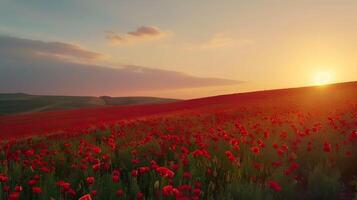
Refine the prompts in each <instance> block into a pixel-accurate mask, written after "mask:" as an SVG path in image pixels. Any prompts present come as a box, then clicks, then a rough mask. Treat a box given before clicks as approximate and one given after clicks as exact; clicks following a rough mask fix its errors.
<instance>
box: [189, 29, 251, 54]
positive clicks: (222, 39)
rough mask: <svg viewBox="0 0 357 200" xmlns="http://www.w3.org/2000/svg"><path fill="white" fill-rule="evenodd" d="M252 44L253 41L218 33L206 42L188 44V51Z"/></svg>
mask: <svg viewBox="0 0 357 200" xmlns="http://www.w3.org/2000/svg"><path fill="white" fill-rule="evenodd" d="M252 43H253V41H251V40H244V39H236V38H234V37H231V36H229V35H227V34H225V33H217V34H215V35H213V36H212V37H211V38H209V39H208V40H206V41H201V42H197V43H189V44H187V45H186V49H188V50H197V49H198V50H207V49H219V48H226V47H233V46H244V45H250V44H252Z"/></svg>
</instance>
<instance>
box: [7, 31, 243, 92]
mask: <svg viewBox="0 0 357 200" xmlns="http://www.w3.org/2000/svg"><path fill="white" fill-rule="evenodd" d="M38 52H40V53H38ZM48 55H51V56H48ZM56 55H61V56H70V57H73V59H76V58H83V59H89V60H92V62H81V63H78V62H74V61H73V59H63V58H62V57H61V56H60V57H58V56H56ZM102 56H103V55H102V54H100V53H96V52H93V51H90V50H87V49H84V48H82V47H79V46H76V45H72V44H67V43H63V42H44V41H39V40H30V39H22V38H16V37H8V36H0V92H28V93H35V94H66V95H126V94H141V93H142V92H146V93H147V92H149V91H161V90H175V89H184V88H200V87H211V86H225V85H235V84H238V83H240V82H239V81H235V80H229V79H220V78H205V77H197V76H191V75H188V74H184V73H180V72H176V71H168V70H161V69H154V68H148V67H141V66H132V65H121V66H119V67H116V68H114V67H113V66H110V67H108V66H102V65H97V64H94V63H96V59H98V58H100V57H102ZM90 63H92V64H90Z"/></svg>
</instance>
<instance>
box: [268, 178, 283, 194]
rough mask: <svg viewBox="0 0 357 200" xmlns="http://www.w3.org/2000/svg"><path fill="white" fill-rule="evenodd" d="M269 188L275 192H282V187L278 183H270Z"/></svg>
mask: <svg viewBox="0 0 357 200" xmlns="http://www.w3.org/2000/svg"><path fill="white" fill-rule="evenodd" d="M269 187H270V188H271V189H273V190H274V191H276V192H280V191H281V186H280V185H279V184H278V183H277V182H274V181H269Z"/></svg>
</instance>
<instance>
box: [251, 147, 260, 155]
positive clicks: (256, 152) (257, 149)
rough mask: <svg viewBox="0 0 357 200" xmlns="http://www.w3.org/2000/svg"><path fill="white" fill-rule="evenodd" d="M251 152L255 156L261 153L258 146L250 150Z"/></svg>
mask: <svg viewBox="0 0 357 200" xmlns="http://www.w3.org/2000/svg"><path fill="white" fill-rule="evenodd" d="M250 150H251V151H252V153H253V154H255V155H258V154H259V153H260V148H259V147H257V146H254V147H252V148H250Z"/></svg>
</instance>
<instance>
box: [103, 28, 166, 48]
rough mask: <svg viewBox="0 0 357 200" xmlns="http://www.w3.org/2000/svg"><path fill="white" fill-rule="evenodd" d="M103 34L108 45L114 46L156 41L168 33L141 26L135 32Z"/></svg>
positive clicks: (108, 32) (109, 32)
mask: <svg viewBox="0 0 357 200" xmlns="http://www.w3.org/2000/svg"><path fill="white" fill-rule="evenodd" d="M105 33H106V36H105V38H106V39H107V40H108V41H109V42H110V44H114V45H119V44H133V43H137V42H144V41H151V40H158V39H161V38H164V37H166V36H168V35H169V34H170V32H169V31H163V30H160V29H159V28H157V27H154V26H141V27H139V28H137V29H136V30H135V31H130V32H127V33H124V34H123V33H117V32H115V31H106V32H105Z"/></svg>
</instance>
